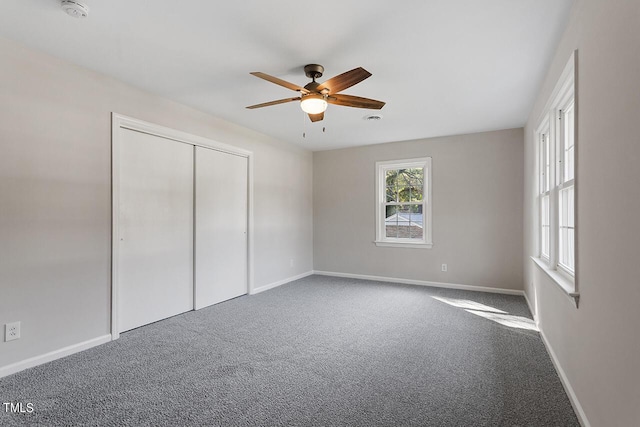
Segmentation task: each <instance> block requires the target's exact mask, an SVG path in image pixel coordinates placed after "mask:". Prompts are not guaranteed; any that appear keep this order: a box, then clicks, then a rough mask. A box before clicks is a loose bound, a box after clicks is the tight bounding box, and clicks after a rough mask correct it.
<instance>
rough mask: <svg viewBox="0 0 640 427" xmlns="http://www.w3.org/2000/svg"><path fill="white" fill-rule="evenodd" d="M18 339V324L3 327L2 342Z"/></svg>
mask: <svg viewBox="0 0 640 427" xmlns="http://www.w3.org/2000/svg"><path fill="white" fill-rule="evenodd" d="M18 338H20V322H12V323H7V324H6V325H4V340H5V342H7V341H13V340H17V339H18Z"/></svg>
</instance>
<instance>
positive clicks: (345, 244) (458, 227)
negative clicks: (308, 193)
mask: <svg viewBox="0 0 640 427" xmlns="http://www.w3.org/2000/svg"><path fill="white" fill-rule="evenodd" d="M424 156H431V157H432V159H433V172H432V173H433V175H432V180H433V248H432V249H412V248H409V249H407V248H389V247H376V246H375V244H374V243H373V241H374V239H375V179H374V178H375V162H376V161H379V160H393V159H405V158H412V157H424ZM522 161H523V135H522V129H511V130H503V131H497V132H485V133H478V134H470V135H460V136H451V137H443V138H431V139H424V140H417V141H408V142H397V143H389V144H380V145H371V146H366V147H358V148H350V149H342V150H332V151H323V152H315V153H314V154H313V181H314V194H313V212H314V269H315V270H320V271H330V272H338V273H351V274H363V275H373V276H384V277H393V278H401V279H411V280H424V281H435V282H446V283H454V284H463V285H475V286H487V287H497V288H504V289H522V286H523V283H522V257H521V256H520V253H521V251H522V216H521V215H522V185H523V175H522ZM443 263H446V264H448V268H449V271H448V272H446V273H443V272H441V268H440V267H441V264H443Z"/></svg>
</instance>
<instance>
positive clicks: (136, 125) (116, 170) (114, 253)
mask: <svg viewBox="0 0 640 427" xmlns="http://www.w3.org/2000/svg"><path fill="white" fill-rule="evenodd" d="M120 129H129V130H133V131H137V132H144V133H147V134H149V135H155V136H159V137H161V138H167V139H171V140H174V141H178V142H182V143H185V144H190V145H195V146H200V147H205V148H209V149H212V150H217V151H221V152H224V153H228V154H233V155H236V156H241V157H246V158H247V162H248V177H247V180H248V189H247V197H248V207H247V210H248V212H247V221H248V224H247V230H248V233H249V236H248V239H247V269H248V271H247V293H248V294H251V293H253V280H254V274H253V153H252V152H251V151H248V150H244V149H242V148H238V147H235V146H233V145H229V144H224V143H222V142H218V141H214V140H212V139H208V138H204V137H201V136H197V135H192V134H189V133H186V132H181V131H178V130H175V129H171V128H167V127H164V126H160V125H156V124H153V123H149V122H145V121H142V120H138V119H134V118H132V117H127V116H124V115H121V114H117V113H111V338H112V339H113V340H115V339H118V337H119V336H120V333H119V332H118V318H117V307H116V303H117V301H118V298H117V297H118V255H119V243H120V239H119V238H118V236H119V231H120V228H119V224H118V219H119V216H120V146H121V144H122V138H121V133H120ZM194 259H195V257H194ZM194 277H195V274H194ZM194 283H195V281H194ZM194 298H195V289H194ZM194 307H195V301H194Z"/></svg>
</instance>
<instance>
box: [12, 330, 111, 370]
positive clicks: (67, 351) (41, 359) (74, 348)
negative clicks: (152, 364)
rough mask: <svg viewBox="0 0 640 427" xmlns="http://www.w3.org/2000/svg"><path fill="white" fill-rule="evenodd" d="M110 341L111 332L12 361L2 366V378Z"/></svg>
mask: <svg viewBox="0 0 640 427" xmlns="http://www.w3.org/2000/svg"><path fill="white" fill-rule="evenodd" d="M109 341H111V334H108V335H103V336H101V337H97V338H93V339H90V340H87V341H84V342H81V343H78V344H73V345H70V346H68V347H64V348H61V349H59V350H54V351H50V352H49V353H45V354H42V355H40V356H35V357H31V358H29V359H26V360H21V361H20V362H16V363H12V364H11V365H7V366H3V367H0V378H3V377H6V376H7V375H11V374H15V373H17V372H20V371H23V370H25V369H28V368H33V367H34V366H38V365H42V364H43V363H47V362H51V361H53V360H56V359H60V358H62V357H65V356H69V355H72V354H74V353H79V352H81V351H84V350H88V349H90V348H91V347H95V346H97V345H100V344H104V343H107V342H109Z"/></svg>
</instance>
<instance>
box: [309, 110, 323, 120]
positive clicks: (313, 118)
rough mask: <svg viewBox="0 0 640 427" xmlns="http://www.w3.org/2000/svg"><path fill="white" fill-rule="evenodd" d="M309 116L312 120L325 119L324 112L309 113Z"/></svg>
mask: <svg viewBox="0 0 640 427" xmlns="http://www.w3.org/2000/svg"><path fill="white" fill-rule="evenodd" d="M309 118H310V119H311V121H312V122H319V121H320V120H322V119H324V112H322V113H318V114H309Z"/></svg>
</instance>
